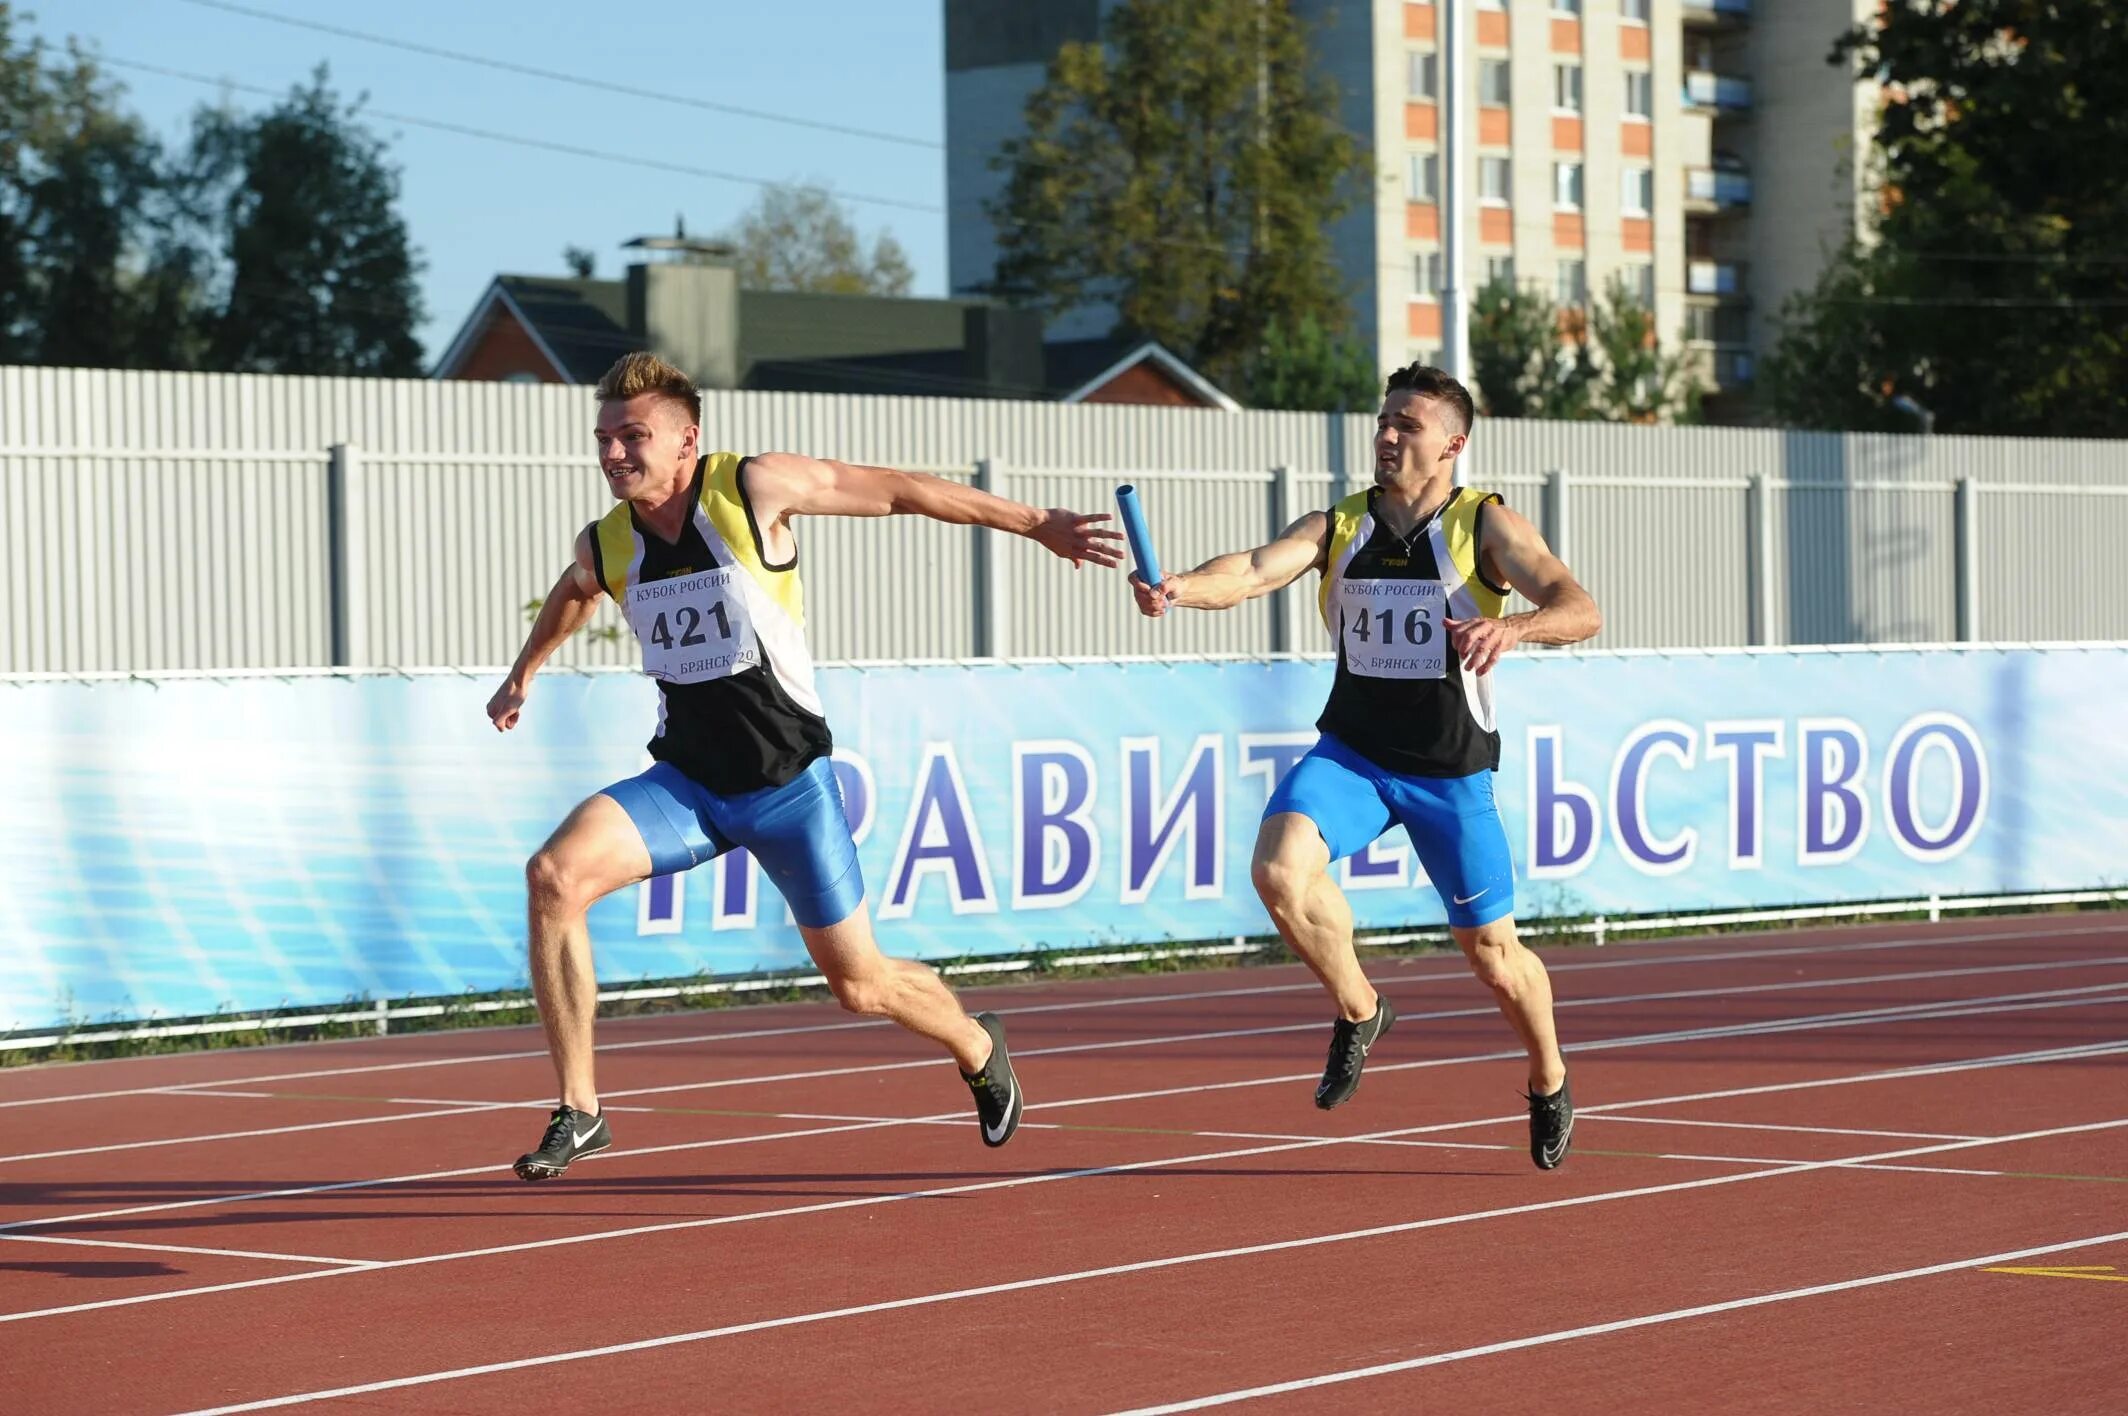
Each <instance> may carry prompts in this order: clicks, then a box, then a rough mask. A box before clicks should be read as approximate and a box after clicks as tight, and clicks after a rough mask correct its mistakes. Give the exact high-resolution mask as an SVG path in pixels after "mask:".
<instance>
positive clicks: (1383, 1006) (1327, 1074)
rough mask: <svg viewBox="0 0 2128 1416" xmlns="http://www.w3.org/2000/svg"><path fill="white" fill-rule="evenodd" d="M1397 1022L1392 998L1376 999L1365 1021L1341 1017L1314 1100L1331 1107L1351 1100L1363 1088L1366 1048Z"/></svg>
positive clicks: (1331, 1032)
mask: <svg viewBox="0 0 2128 1416" xmlns="http://www.w3.org/2000/svg"><path fill="white" fill-rule="evenodd" d="M1395 1025H1396V1009H1394V1008H1392V1007H1390V1006H1389V1000H1388V999H1386V998H1381V997H1377V998H1376V999H1375V1000H1374V1016H1373V1017H1371V1018H1369V1019H1367V1020H1366V1021H1365V1022H1362V1023H1355V1022H1352V1021H1351V1020H1350V1019H1347V1018H1339V1019H1338V1020H1337V1025H1336V1026H1335V1027H1333V1028H1332V1029H1331V1030H1330V1061H1329V1062H1328V1064H1326V1065H1325V1066H1324V1067H1323V1079H1322V1081H1321V1082H1320V1083H1318V1084H1317V1086H1316V1088H1315V1104H1316V1105H1317V1106H1320V1107H1321V1108H1322V1109H1323V1110H1325V1111H1328V1110H1330V1109H1331V1108H1332V1107H1334V1106H1340V1105H1342V1104H1344V1102H1346V1101H1347V1100H1349V1099H1350V1098H1351V1096H1352V1094H1353V1093H1354V1092H1356V1091H1358V1090H1359V1089H1360V1069H1361V1068H1363V1067H1365V1066H1366V1065H1367V1049H1368V1048H1370V1047H1372V1046H1374V1044H1375V1043H1376V1042H1378V1041H1380V1040H1381V1036H1382V1034H1383V1033H1386V1032H1388V1031H1389V1029H1390V1028H1392V1027H1394V1026H1395Z"/></svg>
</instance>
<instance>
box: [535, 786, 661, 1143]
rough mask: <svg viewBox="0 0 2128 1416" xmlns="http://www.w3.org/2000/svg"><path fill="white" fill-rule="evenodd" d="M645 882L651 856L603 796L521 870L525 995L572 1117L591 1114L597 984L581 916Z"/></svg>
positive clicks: (594, 1101)
mask: <svg viewBox="0 0 2128 1416" xmlns="http://www.w3.org/2000/svg"><path fill="white" fill-rule="evenodd" d="M649 875H650V852H649V851H648V850H646V849H645V848H644V846H643V838H642V836H641V834H640V833H638V832H637V830H636V828H635V823H634V822H633V821H630V820H629V819H628V813H627V812H625V811H623V810H621V808H620V804H619V803H617V802H615V801H614V800H613V798H612V797H609V796H605V795H603V794H602V795H599V796H594V797H591V798H589V799H588V800H586V801H585V802H583V804H581V805H580V806H578V807H577V808H576V810H574V811H572V812H570V813H569V816H568V819H566V820H565V821H563V822H562V824H561V825H560V826H558V827H556V828H555V830H554V834H553V835H552V836H550V837H548V838H547V843H546V844H545V845H544V846H541V847H540V848H539V852H538V854H536V855H534V856H533V857H532V859H531V860H529V861H527V862H526V863H525V886H526V893H527V897H528V901H529V904H528V908H527V915H528V919H527V924H528V926H529V930H528V933H529V938H530V941H531V947H530V951H531V963H532V992H533V995H534V996H535V997H536V998H537V999H538V1000H539V1020H540V1024H541V1026H543V1027H544V1028H545V1029H546V1031H547V1051H548V1053H549V1055H550V1056H552V1057H553V1059H554V1075H555V1077H556V1078H557V1080H559V1081H560V1083H561V1100H562V1104H563V1105H564V1106H570V1107H574V1108H575V1109H576V1110H578V1111H583V1112H588V1113H594V1114H595V1113H596V1112H597V1111H598V1084H597V1082H596V1080H595V1079H594V1077H593V1075H592V1051H591V1037H592V1020H593V1018H594V1017H595V1016H596V1014H597V1012H598V979H597V977H596V976H595V974H594V973H593V971H592V966H591V934H590V931H589V930H588V929H587V928H586V927H585V924H584V914H585V911H587V910H589V909H590V908H591V906H592V904H593V903H594V902H596V901H597V900H599V899H601V898H603V897H604V896H606V895H610V894H612V893H613V892H614V891H615V890H618V889H620V888H621V887H622V886H623V885H632V884H634V883H635V882H636V881H639V880H643V879H647V878H648V877H649Z"/></svg>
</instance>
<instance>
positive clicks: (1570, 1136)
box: [1524, 1079, 1574, 1170]
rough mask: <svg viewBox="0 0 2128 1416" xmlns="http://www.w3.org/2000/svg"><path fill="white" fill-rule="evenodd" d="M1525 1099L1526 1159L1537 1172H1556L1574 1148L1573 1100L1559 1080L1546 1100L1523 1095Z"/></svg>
mask: <svg viewBox="0 0 2128 1416" xmlns="http://www.w3.org/2000/svg"><path fill="white" fill-rule="evenodd" d="M1524 1095H1525V1096H1527V1097H1528V1098H1529V1158H1530V1159H1531V1160H1534V1161H1536V1162H1537V1168H1538V1169H1539V1170H1557V1169H1558V1168H1559V1163H1560V1162H1561V1161H1563V1160H1565V1159H1566V1153H1567V1148H1568V1147H1569V1146H1571V1145H1573V1144H1574V1097H1573V1094H1572V1093H1571V1092H1569V1091H1568V1090H1567V1089H1566V1082H1565V1080H1564V1079H1562V1080H1561V1081H1560V1083H1559V1090H1557V1091H1555V1092H1553V1093H1552V1094H1551V1095H1550V1096H1539V1095H1537V1093H1535V1092H1526V1093H1524Z"/></svg>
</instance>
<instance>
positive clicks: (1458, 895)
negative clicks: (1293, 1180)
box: [1131, 364, 1603, 1170]
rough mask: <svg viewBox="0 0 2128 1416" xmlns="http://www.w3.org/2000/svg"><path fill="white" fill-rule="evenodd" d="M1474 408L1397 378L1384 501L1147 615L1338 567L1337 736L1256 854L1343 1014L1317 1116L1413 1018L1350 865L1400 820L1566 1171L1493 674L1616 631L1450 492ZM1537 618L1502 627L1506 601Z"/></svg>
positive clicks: (1539, 553) (1276, 802)
mask: <svg viewBox="0 0 2128 1416" xmlns="http://www.w3.org/2000/svg"><path fill="white" fill-rule="evenodd" d="M1473 412H1474V410H1473V408H1472V406H1471V399H1470V393H1469V391H1468V390H1466V389H1465V388H1464V387H1463V385H1462V384H1460V383H1458V382H1456V380H1455V379H1453V378H1451V377H1449V375H1447V374H1446V373H1444V372H1442V371H1441V370H1439V369H1435V368H1429V367H1426V366H1423V365H1417V364H1414V365H1411V366H1410V367H1408V368H1403V369H1399V370H1397V371H1396V372H1395V373H1393V374H1391V375H1390V376H1389V382H1388V389H1387V392H1386V395H1385V397H1384V398H1383V400H1382V411H1381V415H1380V416H1379V417H1378V418H1377V419H1376V422H1375V438H1374V450H1375V467H1374V481H1375V485H1374V486H1373V487H1371V488H1369V489H1368V490H1366V491H1363V492H1355V493H1354V494H1353V495H1351V496H1349V497H1346V498H1345V499H1344V500H1342V501H1340V502H1339V503H1338V504H1337V505H1336V506H1334V507H1332V508H1330V510H1329V511H1328V512H1321V511H1314V512H1310V513H1308V514H1307V515H1306V516H1303V517H1302V518H1301V519H1300V520H1298V521H1296V522H1294V523H1293V524H1292V525H1291V526H1289V527H1287V528H1286V530H1285V531H1284V532H1283V533H1282V534H1281V535H1280V536H1279V537H1278V539H1277V540H1275V541H1272V542H1271V543H1270V544H1269V545H1266V546H1260V547H1258V548H1257V549H1255V550H1254V551H1245V552H1237V553H1235V554H1232V555H1224V556H1219V557H1217V558H1215V559H1213V560H1209V561H1206V562H1205V563H1204V564H1203V565H1201V566H1199V567H1197V569H1195V570H1193V571H1190V572H1188V573H1186V574H1182V575H1175V576H1169V577H1168V578H1167V579H1165V580H1164V581H1162V582H1161V584H1160V585H1159V586H1158V587H1148V586H1146V585H1145V583H1144V582H1143V581H1141V580H1139V579H1138V578H1137V577H1136V576H1132V577H1131V586H1132V589H1133V591H1134V592H1135V594H1136V595H1137V600H1138V608H1139V609H1140V611H1142V612H1143V613H1145V614H1147V615H1154V616H1157V615H1162V614H1165V613H1167V609H1168V606H1170V605H1181V606H1183V607H1185V608H1189V609H1205V610H1222V609H1227V608H1229V607H1231V606H1234V605H1238V604H1240V603H1241V602H1242V601H1244V600H1250V599H1254V598H1255V597H1256V596H1259V595H1267V594H1269V593H1271V592H1272V591H1273V590H1277V589H1280V588H1282V587H1284V586H1286V585H1289V584H1291V583H1292V582H1293V581H1295V580H1297V579H1299V578H1300V577H1301V575H1302V574H1304V573H1305V572H1307V571H1310V570H1316V571H1321V572H1322V576H1323V580H1322V588H1321V592H1320V599H1321V606H1322V614H1323V622H1324V624H1325V625H1327V626H1328V627H1329V630H1330V633H1331V636H1332V638H1333V640H1334V642H1335V644H1336V647H1337V670H1336V677H1335V679H1334V680H1333V682H1332V684H1331V688H1330V699H1329V702H1328V703H1326V704H1325V705H1324V707H1323V713H1322V716H1321V717H1320V718H1319V719H1317V720H1316V727H1317V728H1318V729H1319V730H1320V731H1321V733H1322V736H1321V738H1320V740H1319V741H1318V742H1317V743H1316V745H1315V747H1314V748H1313V749H1312V750H1310V751H1309V753H1308V755H1307V756H1306V757H1303V758H1302V759H1301V760H1300V761H1299V762H1298V763H1296V764H1295V765H1294V767H1293V770H1292V771H1290V772H1288V773H1287V774H1286V776H1285V779H1284V780H1283V781H1281V782H1280V783H1279V784H1278V788H1277V790H1276V791H1274V792H1273V793H1272V795H1271V800H1270V802H1269V804H1268V806H1267V807H1266V808H1265V811H1264V819H1263V827H1262V829H1261V831H1260V832H1259V834H1258V836H1257V838H1256V857H1255V861H1254V866H1253V870H1252V874H1253V876H1254V879H1255V882H1256V891H1257V894H1258V895H1259V896H1261V897H1262V899H1263V902H1264V905H1265V907H1266V908H1267V909H1269V910H1270V912H1271V919H1272V921H1273V922H1274V923H1276V924H1277V926H1278V932H1279V934H1280V935H1281V936H1283V937H1284V939H1285V941H1286V944H1287V945H1288V947H1290V948H1291V949H1292V950H1293V952H1294V953H1295V954H1297V955H1299V956H1300V958H1301V960H1302V961H1303V962H1304V963H1306V964H1307V965H1308V967H1309V968H1310V969H1311V970H1313V971H1314V973H1315V976H1316V977H1317V978H1319V979H1321V980H1322V982H1323V986H1324V987H1325V988H1327V989H1329V991H1330V994H1331V996H1332V997H1333V998H1335V999H1336V1000H1337V1007H1338V1014H1339V1016H1338V1020H1337V1023H1336V1025H1335V1026H1334V1028H1333V1029H1332V1032H1331V1041H1330V1060H1329V1063H1328V1065H1327V1066H1326V1067H1325V1068H1324V1070H1323V1080H1322V1083H1321V1085H1320V1086H1318V1087H1317V1088H1316V1092H1315V1104H1316V1105H1317V1106H1320V1107H1322V1108H1324V1109H1325V1110H1328V1109H1329V1108H1331V1107H1333V1106H1336V1105H1338V1104H1340V1103H1341V1102H1343V1101H1344V1100H1345V1099H1346V1098H1347V1097H1349V1096H1351V1095H1352V1093H1353V1092H1354V1091H1355V1090H1356V1089H1357V1088H1358V1086H1359V1082H1360V1070H1361V1068H1362V1067H1364V1066H1365V1065H1366V1060H1367V1053H1368V1049H1370V1048H1371V1047H1373V1045H1374V1044H1375V1042H1376V1041H1377V1040H1378V1039H1379V1038H1380V1037H1381V1036H1382V1034H1384V1033H1386V1032H1388V1031H1389V1028H1390V1025H1391V1024H1392V1023H1394V1022H1395V1021H1396V1010H1395V1009H1393V1008H1391V1007H1390V1006H1389V1000H1388V999H1386V998H1378V997H1377V996H1376V994H1375V991H1374V986H1373V985H1372V984H1370V983H1369V982H1368V981H1367V976H1366V974H1364V973H1363V972H1361V970H1360V966H1359V959H1358V957H1357V956H1356V955H1355V954H1354V952H1353V948H1352V910H1351V907H1350V906H1349V905H1348V904H1347V903H1346V901H1345V897H1344V894H1343V893H1342V892H1341V891H1339V889H1338V888H1337V886H1336V884H1335V883H1333V882H1332V880H1331V879H1330V874H1329V871H1330V865H1331V863H1332V862H1333V861H1337V860H1341V859H1343V858H1344V857H1346V856H1350V855H1353V854H1356V853H1357V852H1359V851H1361V850H1364V849H1365V848H1366V846H1367V844H1368V843H1369V842H1370V841H1372V840H1373V839H1374V838H1375V837H1377V836H1379V835H1381V834H1382V832H1384V831H1385V830H1387V829H1388V828H1389V827H1390V825H1391V824H1392V823H1401V824H1402V825H1403V827H1404V829H1405V832H1406V833H1407V834H1408V835H1409V836H1410V837H1411V844H1412V846H1413V847H1414V848H1415V849H1416V850H1417V851H1418V855H1419V860H1420V862H1421V863H1422V864H1424V865H1425V867H1426V874H1427V877H1428V878H1429V879H1430V880H1432V882H1433V886H1434V889H1435V890H1437V891H1439V892H1440V896H1441V902H1442V903H1443V904H1444V905H1445V906H1447V909H1448V924H1449V928H1450V930H1451V932H1453V933H1454V935H1455V939H1456V943H1457V944H1459V945H1461V946H1462V949H1463V953H1464V955H1465V956H1466V957H1467V958H1468V959H1469V960H1470V963H1471V967H1472V968H1473V969H1474V970H1475V971H1476V973H1477V975H1478V977H1479V978H1480V979H1481V980H1483V981H1484V983H1485V984H1486V985H1487V986H1488V987H1490V988H1491V989H1492V991H1493V996H1494V997H1495V999H1497V1000H1498V1002H1499V1005H1500V1011H1501V1012H1502V1013H1504V1014H1506V1016H1507V1020H1508V1022H1509V1023H1510V1024H1512V1025H1513V1027H1514V1029H1515V1032H1516V1034H1517V1035H1518V1036H1519V1037H1520V1038H1521V1039H1522V1044H1523V1047H1524V1048H1525V1049H1527V1051H1528V1053H1529V1094H1528V1099H1529V1112H1530V1158H1531V1159H1532V1160H1534V1161H1536V1163H1537V1165H1538V1166H1539V1167H1540V1168H1542V1169H1545V1170H1550V1169H1552V1168H1553V1167H1555V1166H1557V1165H1558V1164H1559V1163H1560V1162H1561V1161H1562V1160H1564V1159H1566V1153H1567V1147H1568V1146H1569V1145H1570V1144H1572V1141H1573V1130H1574V1103H1573V1098H1572V1096H1571V1094H1570V1093H1569V1092H1568V1091H1567V1086H1566V1061H1565V1059H1564V1058H1563V1057H1561V1056H1560V1054H1559V1040H1558V1037H1557V1034H1556V1032H1555V1030H1554V1028H1553V1022H1552V985H1551V980H1550V978H1549V977H1548V976H1547V975H1546V974H1545V971H1544V964H1543V963H1542V961H1540V960H1539V959H1538V958H1537V956H1536V955H1535V954H1532V953H1531V952H1530V951H1529V950H1527V949H1525V948H1524V947H1523V946H1522V943H1521V941H1520V940H1519V939H1518V938H1517V937H1516V934H1515V920H1514V907H1515V877H1514V865H1513V863H1512V861H1511V860H1510V859H1509V856H1508V850H1507V834H1506V832H1505V831H1504V830H1503V829H1502V827H1501V825H1500V816H1499V812H1498V810H1497V809H1496V808H1495V806H1494V803H1493V772H1494V770H1495V769H1496V768H1498V766H1499V764H1500V735H1499V733H1498V732H1497V731H1495V729H1494V726H1493V691H1492V677H1491V676H1492V668H1493V665H1494V664H1496V663H1498V662H1499V661H1500V656H1501V655H1502V654H1504V653H1506V652H1507V651H1508V650H1510V649H1512V648H1514V647H1515V645H1517V644H1519V643H1525V642H1526V643H1531V644H1572V643H1575V642H1576V641H1579V640H1583V639H1587V638H1588V637H1589V636H1590V635H1592V634H1594V633H1596V631H1597V630H1598V629H1599V628H1601V626H1602V623H1603V618H1602V616H1601V615H1600V614H1599V613H1598V611H1597V609H1596V602H1595V601H1594V600H1593V599H1591V598H1590V597H1589V594H1588V592H1587V591H1586V590H1583V589H1582V588H1581V586H1580V585H1579V584H1577V583H1576V582H1575V580H1574V577H1573V575H1572V574H1570V573H1569V572H1568V570H1567V568H1566V566H1565V565H1563V564H1562V563H1561V562H1560V560H1559V558H1558V557H1557V556H1555V555H1553V554H1552V552H1551V548H1550V547H1548V546H1546V545H1545V543H1544V537H1543V536H1541V535H1539V534H1538V532H1537V529H1536V528H1535V527H1534V526H1532V525H1530V523H1529V522H1528V521H1526V520H1524V519H1523V518H1522V517H1520V516H1518V515H1516V514H1515V513H1514V512H1512V511H1510V510H1508V508H1507V507H1506V505H1505V504H1504V503H1503V502H1502V501H1501V499H1500V497H1499V496H1498V495H1497V494H1494V493H1490V492H1480V491H1473V490H1472V489H1470V488H1468V487H1463V488H1458V487H1457V486H1455V484H1454V471H1455V459H1456V456H1457V454H1459V453H1460V452H1462V451H1463V448H1464V445H1465V444H1466V443H1467V442H1468V441H1469V439H1470V430H1471V423H1472V420H1473ZM1510 588H1512V589H1515V590H1519V591H1521V592H1522V594H1523V595H1524V596H1526V597H1527V598H1528V599H1529V601H1530V602H1531V603H1532V604H1533V605H1535V606H1536V608H1535V609H1533V610H1527V611H1524V612H1522V613H1520V614H1513V615H1510V614H1507V613H1506V612H1505V610H1506V602H1507V595H1508V591H1509V589H1510Z"/></svg>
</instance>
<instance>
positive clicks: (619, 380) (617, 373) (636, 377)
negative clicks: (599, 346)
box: [597, 349, 702, 424]
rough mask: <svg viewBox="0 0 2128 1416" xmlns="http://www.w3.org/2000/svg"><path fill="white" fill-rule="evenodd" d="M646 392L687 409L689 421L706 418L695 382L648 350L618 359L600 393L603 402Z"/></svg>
mask: <svg viewBox="0 0 2128 1416" xmlns="http://www.w3.org/2000/svg"><path fill="white" fill-rule="evenodd" d="M646 393H654V394H656V395H658V397H660V398H662V399H665V400H666V401H667V402H669V403H675V404H678V405H679V406H680V407H682V408H684V409H686V410H687V421H688V422H690V423H696V424H699V423H700V422H701V421H702V395H701V393H700V392H698V391H697V390H696V388H695V381H694V380H693V379H691V378H689V377H687V375H686V374H684V373H682V372H681V371H680V370H679V369H678V368H676V367H674V366H673V365H671V364H668V363H666V362H665V361H664V360H663V359H660V358H659V357H658V356H657V355H655V354H653V353H651V352H650V351H649V350H647V349H642V350H637V351H636V352H635V353H633V354H623V355H622V356H621V357H620V358H618V359H616V360H614V363H613V367H612V368H610V369H608V370H607V371H606V376H605V377H604V378H602V379H600V380H599V382H598V389H597V394H598V398H599V401H600V402H602V403H603V402H607V401H608V400H611V399H616V398H618V399H629V398H637V397H640V396H642V395H643V394H646Z"/></svg>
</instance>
